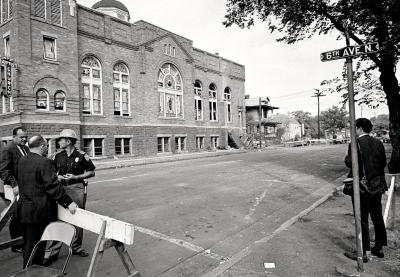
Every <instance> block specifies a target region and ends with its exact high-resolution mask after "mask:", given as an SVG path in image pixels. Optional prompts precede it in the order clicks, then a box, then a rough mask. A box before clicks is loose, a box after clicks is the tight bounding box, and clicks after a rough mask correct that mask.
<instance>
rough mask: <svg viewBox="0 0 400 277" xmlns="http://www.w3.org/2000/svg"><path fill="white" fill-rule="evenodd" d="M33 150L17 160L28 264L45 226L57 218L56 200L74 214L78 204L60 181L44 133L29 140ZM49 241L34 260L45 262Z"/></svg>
mask: <svg viewBox="0 0 400 277" xmlns="http://www.w3.org/2000/svg"><path fill="white" fill-rule="evenodd" d="M29 147H30V151H31V152H30V153H29V154H28V155H27V156H25V157H23V158H21V159H20V160H19V162H18V184H19V194H20V198H21V204H20V206H19V207H18V219H19V221H20V222H21V225H22V231H23V238H24V243H25V245H24V246H25V247H24V259H23V266H24V267H25V266H26V264H27V262H28V259H29V256H30V254H31V252H32V250H33V247H34V246H35V244H36V243H37V242H38V241H39V240H40V237H41V236H42V233H43V231H44V229H45V228H46V226H47V225H48V224H49V223H50V222H52V221H55V220H57V203H56V202H58V203H59V204H60V205H62V206H63V207H64V208H68V210H69V211H70V212H71V213H72V214H74V213H75V211H76V209H77V207H78V205H77V204H76V203H75V202H73V201H72V199H71V197H69V196H68V194H67V193H66V192H65V190H64V187H63V186H62V184H61V183H60V182H59V181H58V178H57V174H56V171H55V168H54V164H53V161H52V160H50V159H48V158H46V155H47V150H48V148H47V147H48V146H47V142H46V140H45V139H43V137H41V136H34V137H32V138H31V139H30V140H29ZM45 249H46V245H45V244H42V245H41V246H40V247H39V248H38V250H37V252H36V255H35V257H34V259H33V264H39V265H42V264H43V256H44V252H45Z"/></svg>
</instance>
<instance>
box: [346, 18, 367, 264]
mask: <svg viewBox="0 0 400 277" xmlns="http://www.w3.org/2000/svg"><path fill="white" fill-rule="evenodd" d="M345 36H346V45H347V46H349V45H350V38H349V32H348V29H347V26H346V30H345ZM346 64H347V85H348V95H349V111H350V137H351V141H350V145H351V166H352V168H351V169H352V172H353V203H354V218H355V222H356V224H355V225H356V245H357V265H358V267H357V269H358V271H359V272H364V264H363V245H362V233H361V212H360V183H359V175H358V174H359V173H358V152H357V149H358V147H357V138H356V126H355V106H354V87H353V59H352V58H351V57H348V58H346Z"/></svg>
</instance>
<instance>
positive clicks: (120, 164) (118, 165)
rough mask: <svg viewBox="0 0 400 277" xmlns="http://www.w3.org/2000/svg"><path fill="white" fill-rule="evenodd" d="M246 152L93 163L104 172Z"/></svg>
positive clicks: (202, 153) (237, 152)
mask: <svg viewBox="0 0 400 277" xmlns="http://www.w3.org/2000/svg"><path fill="white" fill-rule="evenodd" d="M247 152H248V151H246V150H241V149H238V150H223V151H216V152H199V153H185V154H172V155H168V156H159V157H150V158H132V159H122V160H119V159H115V160H105V161H96V160H94V161H93V163H94V165H95V166H96V170H105V169H110V168H115V169H116V168H123V167H131V166H136V165H146V164H155V163H166V162H171V161H182V160H194V159H201V158H210V157H219V156H226V155H234V154H242V153H247Z"/></svg>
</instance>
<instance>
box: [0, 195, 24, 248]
mask: <svg viewBox="0 0 400 277" xmlns="http://www.w3.org/2000/svg"><path fill="white" fill-rule="evenodd" d="M16 208H17V201H15V200H12V201H11V202H10V204H9V205H8V206H7V207H6V208H5V209H4V210H3V211H2V212H1V214H0V231H1V230H3V228H4V227H5V226H6V224H7V222H8V221H9V220H10V218H11V216H12V214H13V213H14V211H15V209H16ZM22 242H23V240H22V237H19V238H15V239H12V240H9V241H6V242H2V243H0V250H3V249H7V248H10V247H13V246H17V245H21V244H22Z"/></svg>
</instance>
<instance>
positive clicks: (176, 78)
mask: <svg viewBox="0 0 400 277" xmlns="http://www.w3.org/2000/svg"><path fill="white" fill-rule="evenodd" d="M158 92H159V94H160V109H159V113H160V116H162V117H167V118H170V117H173V118H183V86H182V77H181V74H180V72H179V70H178V69H177V68H176V66H175V65H173V64H171V63H165V64H164V65H163V66H162V67H161V68H160V69H159V71H158Z"/></svg>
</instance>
